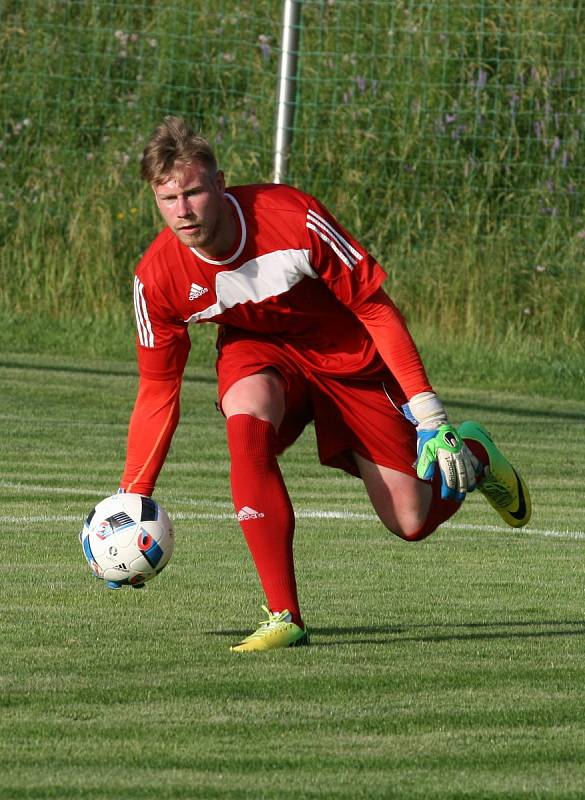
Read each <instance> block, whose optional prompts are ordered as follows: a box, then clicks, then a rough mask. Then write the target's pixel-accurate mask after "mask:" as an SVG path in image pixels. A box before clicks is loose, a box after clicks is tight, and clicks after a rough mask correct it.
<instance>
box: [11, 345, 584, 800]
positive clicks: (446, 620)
mask: <svg viewBox="0 0 585 800" xmlns="http://www.w3.org/2000/svg"><path fill="white" fill-rule="evenodd" d="M0 383H1V385H2V403H1V405H0V426H1V427H0V435H1V441H2V446H1V453H2V455H1V463H2V474H1V476H0V497H1V498H2V505H1V508H0V522H1V524H2V534H3V535H2V537H1V539H0V542H1V545H0V547H1V550H0V553H1V560H0V565H1V571H2V582H1V590H0V591H1V598H2V602H1V615H2V616H1V619H2V623H1V631H2V636H1V638H0V665H1V666H0V680H1V687H2V691H1V694H0V704H1V707H2V709H1V713H0V761H1V763H2V769H1V770H0V797H1V798H2V800H17V798H29V799H31V800H32V798H38V799H39V800H40V798H61V799H63V798H75V800H78V799H79V800H82V799H83V798H91V800H102V798H108V800H110V799H111V800H118V798H122V797H124V798H157V799H158V800H161V799H162V798H189V799H190V798H204V799H205V800H207V799H208V798H209V799H211V798H233V800H236V799H237V800H241V798H245V799H247V798H254V799H257V798H296V799H298V798H347V799H348V800H353V799H354V798H425V799H428V798H478V799H479V798H531V799H532V798H575V799H576V798H582V797H583V796H584V795H585V735H584V734H585V730H584V729H585V701H584V699H583V697H584V696H583V680H584V677H585V666H584V664H585V658H584V656H585V617H584V615H583V603H584V600H583V564H584V555H585V522H584V519H583V510H582V498H583V494H582V481H581V479H580V478H579V475H580V463H581V454H582V452H583V447H584V446H585V424H584V423H585V412H584V410H583V403H582V401H580V402H579V401H571V400H562V401H554V400H552V399H550V398H545V397H539V396H538V395H537V394H536V393H533V394H531V395H530V396H515V395H513V394H506V395H501V394H497V393H495V392H487V391H486V392H471V391H470V390H465V389H454V388H453V387H450V386H438V388H439V389H440V390H441V393H442V394H443V396H444V397H445V400H446V401H447V403H448V405H449V408H450V410H451V414H452V417H454V418H455V419H457V420H461V419H463V418H465V417H477V418H480V419H481V420H483V421H484V422H485V423H487V425H488V427H489V428H490V429H491V430H492V432H493V433H494V435H496V437H497V439H498V440H500V441H502V442H505V443H506V449H507V450H508V452H509V453H510V454H513V457H514V459H515V461H516V462H517V464H518V466H519V467H520V468H521V469H522V471H523V472H524V474H525V476H526V478H527V480H528V482H529V484H530V486H531V489H532V493H533V501H534V516H533V520H532V522H531V524H530V526H529V528H528V529H525V530H522V531H519V532H514V531H511V530H510V529H506V528H505V526H504V525H503V524H500V523H499V521H498V518H497V517H496V516H495V515H494V514H493V513H492V512H491V511H490V510H489V507H488V506H487V505H486V504H485V502H484V501H483V500H482V498H481V497H479V496H472V497H471V498H470V499H469V501H468V502H466V504H465V506H464V508H463V509H462V510H461V512H460V513H459V514H458V516H457V517H456V518H455V519H454V520H453V521H452V523H451V524H448V525H446V526H445V527H444V528H443V529H442V530H441V531H439V532H438V533H436V534H435V535H434V536H432V537H431V538H430V539H429V540H427V541H426V542H424V543H420V544H418V545H409V544H406V543H404V542H401V541H399V540H397V539H394V538H392V537H390V536H389V535H387V534H386V533H385V531H384V530H383V528H382V526H381V525H380V524H379V523H378V522H377V521H376V520H375V519H374V517H373V515H372V513H371V509H370V507H369V505H368V502H367V500H366V497H365V494H364V492H363V489H362V486H361V484H360V483H359V482H358V481H357V480H354V479H350V478H348V477H346V476H344V475H342V474H341V473H337V472H335V471H332V470H325V469H323V468H321V467H319V466H318V464H317V462H316V456H315V447H314V441H313V436H312V432H311V431H307V432H306V434H305V436H304V437H303V439H302V440H301V441H300V442H299V443H298V444H297V446H296V447H295V448H293V449H292V450H291V451H289V452H288V453H287V454H286V455H285V457H284V458H283V461H282V464H283V470H284V472H285V475H286V478H287V481H288V484H289V487H290V490H291V495H292V498H293V502H294V503H295V506H296V509H297V516H298V525H297V537H296V553H297V560H298V568H299V584H300V591H301V597H302V600H303V603H304V610H305V615H306V618H307V621H308V623H309V625H310V627H311V630H312V646H311V647H310V648H306V649H301V650H298V651H295V650H291V651H283V652H277V653H271V654H268V655H264V656H256V655H252V656H247V657H246V656H236V655H234V654H232V653H230V652H229V649H228V645H229V644H230V643H231V642H232V641H233V640H234V639H237V638H238V637H239V636H240V635H241V634H242V633H244V632H247V631H249V630H251V629H252V627H253V626H254V624H255V623H256V622H257V620H259V619H260V616H258V615H259V614H260V605H261V603H262V600H263V598H262V597H261V593H260V591H259V587H258V584H257V581H256V578H255V575H254V572H253V569H252V565H251V561H250V559H249V557H248V555H247V552H246V550H245V545H244V542H243V538H242V537H241V534H240V532H239V529H238V526H237V524H236V522H235V520H234V518H233V512H232V508H231V505H230V497H229V489H228V480H227V474H228V464H227V456H226V450H225V445H224V440H223V425H222V421H221V418H220V417H219V415H218V414H216V413H215V411H214V409H213V400H214V391H215V386H214V380H213V375H212V373H211V371H207V370H201V369H197V370H191V371H190V373H189V376H188V379H187V380H186V383H185V386H184V392H183V407H184V414H183V419H182V422H181V425H180V428H179V430H178V432H177V435H176V437H175V442H174V446H173V450H172V452H171V456H170V459H169V462H168V464H167V466H166V467H165V470H164V472H163V474H162V476H161V479H160V482H159V488H158V491H157V497H158V499H159V500H160V501H161V502H162V503H163V504H164V505H165V506H166V507H167V509H168V511H169V512H170V513H171V514H172V516H173V517H174V520H175V525H176V531H177V548H176V552H175V556H174V558H173V560H172V562H171V563H170V565H169V566H168V567H167V569H166V570H165V571H164V572H163V573H162V575H161V576H160V577H159V578H157V579H156V581H154V582H153V583H152V584H150V585H149V586H148V587H147V588H146V589H145V590H144V591H142V592H133V591H130V590H128V591H126V590H124V591H119V592H108V591H107V590H106V589H105V588H104V587H103V585H101V584H100V583H99V582H97V581H95V580H93V579H92V578H91V576H90V574H89V571H88V569H87V567H86V565H85V563H84V559H83V557H82V554H81V549H80V546H79V542H78V540H77V533H78V531H79V529H80V527H81V523H82V519H83V517H84V515H85V514H86V513H87V511H88V510H89V509H90V508H91V507H92V505H93V504H95V502H96V501H97V500H98V499H101V497H103V496H105V495H106V494H109V493H110V492H111V491H112V490H114V489H115V488H116V485H117V480H118V476H119V473H120V471H121V467H122V463H123V459H124V446H125V430H126V424H127V419H128V415H129V411H130V407H131V404H132V402H133V397H134V392H135V377H134V366H133V364H132V363H130V362H128V363H111V364H110V363H104V362H97V361H96V362H95V363H93V362H91V361H89V360H85V361H83V362H80V361H74V360H67V359H65V358H58V357H53V358H52V359H41V358H38V357H35V356H32V355H24V354H20V355H16V354H15V355H12V356H11V355H6V354H4V355H3V356H1V357H0Z"/></svg>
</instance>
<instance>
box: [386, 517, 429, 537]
mask: <svg viewBox="0 0 585 800" xmlns="http://www.w3.org/2000/svg"><path fill="white" fill-rule="evenodd" d="M386 527H387V528H388V530H389V531H390V533H393V534H394V535H395V536H398V537H399V538H400V539H402V540H403V541H405V542H420V541H422V540H423V539H426V538H427V536H430V535H431V533H433V532H434V531H435V530H436V525H435V526H433V525H432V524H431V525H429V524H428V523H427V522H426V521H425V522H424V523H423V524H422V525H419V526H416V525H410V526H408V525H398V524H393V525H392V526H389V525H387V526H386Z"/></svg>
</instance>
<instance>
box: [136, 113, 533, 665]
mask: <svg viewBox="0 0 585 800" xmlns="http://www.w3.org/2000/svg"><path fill="white" fill-rule="evenodd" d="M141 174H142V177H143V178H144V180H146V181H147V182H148V183H149V184H150V186H151V187H152V190H153V193H154V200H155V203H156V205H157V206H158V209H159V211H160V213H161V215H162V218H163V220H164V222H165V223H166V227H165V228H164V230H163V231H162V232H161V233H160V234H159V235H158V236H157V237H156V238H155V240H154V241H153V243H152V244H151V245H150V247H149V249H148V250H147V252H146V254H145V255H144V257H143V258H142V260H141V261H140V263H139V265H138V267H137V269H136V273H135V279H134V304H135V311H136V320H137V327H138V336H137V354H138V366H139V372H140V381H139V388H138V395H137V399H136V404H135V407H134V410H133V413H132V416H131V419H130V426H129V433H128V450H127V457H126V464H125V468H124V473H123V477H122V481H121V485H120V488H121V490H123V491H128V492H139V493H141V494H144V495H150V494H151V493H152V492H153V491H154V487H155V482H156V479H157V476H158V474H159V472H160V470H161V468H162V466H163V463H164V461H165V458H166V456H167V452H168V449H169V446H170V443H171V439H172V436H173V433H174V431H175V428H176V426H177V423H178V420H179V394H180V388H181V381H182V375H183V371H184V369H185V365H186V362H187V357H188V355H189V348H190V338H189V330H190V328H191V326H193V325H195V324H200V323H209V322H213V323H215V324H217V325H219V333H218V356H217V365H216V366H217V377H218V400H219V408H220V410H221V412H222V413H223V415H224V416H225V419H226V433H227V445H228V449H229V453H230V458H231V472H230V481H231V490H232V497H233V502H234V506H235V512H236V514H237V518H238V521H239V523H240V525H241V528H242V531H243V533H244V536H245V539H246V542H247V545H248V548H249V550H250V552H251V555H252V558H253V560H254V563H255V565H256V569H257V572H258V575H259V578H260V582H261V584H262V588H263V591H264V594H265V596H266V606H265V607H264V610H265V611H266V612H267V618H266V621H265V622H263V623H261V624H260V627H259V628H258V630H256V631H255V632H254V633H252V634H251V635H250V636H248V637H246V638H245V639H244V640H243V641H241V642H239V643H237V644H234V645H233V646H232V648H231V649H232V650H234V651H236V652H248V651H257V650H270V649H274V648H281V647H292V646H298V645H303V644H307V642H308V633H307V629H306V627H305V624H304V622H303V619H302V616H301V610H300V607H299V601H298V596H297V588H296V579H295V570H294V561H293V532H294V525H295V517H294V511H293V508H292V505H291V501H290V499H289V495H288V493H287V489H286V486H285V484H284V482H283V478H282V475H281V472H280V469H279V466H278V460H277V456H278V455H279V454H280V453H281V452H282V451H283V450H284V449H285V448H287V447H289V446H290V445H291V444H292V443H293V442H294V441H295V440H296V439H297V438H298V437H299V435H300V434H301V432H302V431H303V429H304V427H305V426H306V425H307V423H308V422H309V421H311V420H313V421H314V424H315V433H316V439H317V445H318V452H319V459H320V461H321V463H322V464H324V465H326V466H330V467H337V468H340V469H342V470H345V471H346V472H348V473H349V474H351V475H355V476H357V477H359V478H361V479H362V480H363V482H364V484H365V488H366V490H367V492H368V494H369V497H370V499H371V502H372V505H373V507H374V509H375V510H376V512H377V514H378V516H379V517H380V519H381V521H382V522H383V524H384V525H385V526H386V527H387V528H388V529H389V530H390V531H391V532H392V533H394V534H396V535H397V536H399V537H401V538H402V539H404V540H406V541H410V542H413V541H419V540H421V539H424V538H425V537H426V536H428V535H429V534H430V533H432V532H433V531H434V530H436V528H437V527H438V526H439V525H440V524H441V523H442V522H444V521H445V520H447V519H449V517H451V516H452V515H453V514H454V513H455V512H456V511H457V509H458V508H459V507H460V505H461V501H462V500H463V499H464V497H465V495H466V494H467V492H470V491H472V490H473V489H474V488H475V486H476V485H477V488H478V489H479V491H480V492H481V493H482V494H483V495H484V496H485V497H486V499H487V500H488V501H489V502H490V503H491V505H492V506H493V507H494V508H495V509H496V511H497V512H498V513H499V514H500V516H501V517H502V518H503V519H504V520H505V521H506V522H507V523H508V524H509V525H512V526H514V527H518V526H521V525H525V524H526V523H527V522H528V520H529V518H530V513H531V511H530V498H529V494H528V490H527V487H526V485H525V484H524V482H523V480H522V479H521V477H520V476H519V475H518V473H517V472H516V471H515V470H514V468H513V467H512V465H511V464H510V463H509V462H508V460H507V459H506V458H505V457H504V456H503V455H502V453H501V452H500V451H499V450H498V448H497V447H496V446H495V444H494V442H493V441H492V439H491V437H490V435H489V434H488V433H487V431H486V430H485V429H484V428H483V427H482V426H481V425H479V424H478V423H475V422H464V423H463V424H462V425H460V426H459V427H458V428H456V427H454V426H453V425H452V424H450V423H449V421H448V418H447V414H446V412H445V409H444V408H443V405H442V403H441V401H440V400H439V398H438V397H437V395H436V394H435V393H434V392H433V388H432V386H431V384H430V383H429V379H428V377H427V375H426V372H425V369H424V366H423V364H422V362H421V359H420V356H419V354H418V351H417V349H416V346H415V344H414V342H413V340H412V338H411V336H410V333H409V331H408V329H407V327H406V324H405V322H404V319H403V318H402V316H401V314H400V312H399V311H398V309H397V308H396V306H395V305H394V303H393V302H392V300H391V299H390V298H389V297H388V295H387V294H386V292H385V291H384V289H383V288H382V284H383V283H384V281H385V278H386V275H385V273H384V271H383V270H382V268H381V266H380V265H379V264H378V263H377V261H376V260H375V259H374V258H373V257H372V256H371V255H370V254H369V253H368V252H367V251H366V250H365V249H364V248H363V247H362V245H361V244H359V243H358V242H357V241H356V240H355V239H354V238H353V237H352V236H351V234H349V233H348V232H347V231H346V230H344V228H343V227H342V226H341V225H340V224H339V223H338V222H337V220H336V219H335V218H334V217H333V216H332V215H331V214H330V213H329V211H328V210H327V209H326V208H324V206H323V205H321V203H319V201H318V200H316V199H315V198H314V197H311V196H309V195H307V194H305V193H303V192H301V191H299V190H298V189H294V188H292V187H290V186H285V185H270V184H259V185H249V186H234V187H230V188H226V185H225V178H224V173H223V172H222V171H221V170H219V169H218V166H217V163H216V159H215V156H214V153H213V151H212V149H211V148H210V146H209V144H208V143H207V142H206V141H205V140H204V139H202V138H201V137H199V136H198V135H196V134H195V133H194V132H193V131H192V130H191V129H190V128H189V127H188V126H187V124H186V123H185V121H184V120H182V119H181V118H178V117H166V118H165V120H164V122H163V123H162V124H161V125H160V126H159V127H158V128H157V129H156V131H155V132H154V134H153V135H152V137H151V139H150V140H149V142H148V144H147V146H146V148H145V150H144V153H143V157H142V162H141Z"/></svg>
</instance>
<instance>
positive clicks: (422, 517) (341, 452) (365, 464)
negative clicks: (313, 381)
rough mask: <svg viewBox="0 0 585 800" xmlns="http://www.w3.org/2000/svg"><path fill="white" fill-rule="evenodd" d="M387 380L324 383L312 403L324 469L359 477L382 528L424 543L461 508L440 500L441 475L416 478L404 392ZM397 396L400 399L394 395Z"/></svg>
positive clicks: (413, 432)
mask: <svg viewBox="0 0 585 800" xmlns="http://www.w3.org/2000/svg"><path fill="white" fill-rule="evenodd" d="M391 381H392V376H390V375H389V376H388V378H387V380H384V381H383V380H376V381H371V382H366V381H353V382H350V381H343V382H342V381H337V380H334V379H325V378H323V377H321V378H320V380H319V384H318V385H316V386H315V388H314V391H313V395H312V399H313V405H314V411H315V414H314V416H315V431H316V434H317V443H318V447H319V454H320V458H321V461H322V463H323V464H327V465H329V466H335V467H340V468H341V469H344V470H346V471H347V472H349V473H351V474H353V475H357V476H359V477H361V478H362V479H363V481H364V484H365V486H366V489H367V491H368V494H369V497H370V499H371V502H372V505H373V507H374V509H375V511H376V513H377V514H378V516H379V517H380V519H381V521H382V522H383V523H384V525H385V526H386V527H387V528H388V529H389V530H390V531H392V532H393V533H395V534H396V535H397V536H400V537H401V538H403V539H405V540H407V541H417V540H419V539H424V538H425V537H426V536H428V535H429V534H430V533H432V532H433V531H434V530H435V529H436V528H437V527H438V526H439V525H440V524H441V523H442V522H444V521H445V520H447V519H449V517H451V516H452V515H453V514H454V513H455V512H456V511H457V510H458V509H459V508H460V505H461V504H460V503H457V502H454V501H450V500H442V498H441V496H440V494H441V491H440V476H439V475H438V472H437V477H436V479H434V480H433V481H432V482H428V481H422V480H420V479H419V478H418V477H417V475H416V469H415V467H414V463H415V461H416V430H415V428H414V426H413V425H412V424H411V423H410V422H409V421H408V420H407V419H406V418H405V416H404V414H403V413H402V412H401V411H400V405H401V398H400V390H399V388H398V387H396V386H395V385H394V386H393V385H392V383H391ZM394 393H396V394H397V397H396V400H391V399H390V398H391V396H392V395H393V394H394Z"/></svg>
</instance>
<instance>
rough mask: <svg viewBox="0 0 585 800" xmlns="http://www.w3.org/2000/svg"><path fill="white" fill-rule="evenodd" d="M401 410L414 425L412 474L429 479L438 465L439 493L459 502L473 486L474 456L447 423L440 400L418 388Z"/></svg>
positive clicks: (454, 429)
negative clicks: (439, 475)
mask: <svg viewBox="0 0 585 800" xmlns="http://www.w3.org/2000/svg"><path fill="white" fill-rule="evenodd" d="M404 410H405V413H406V416H407V417H408V418H409V419H410V421H411V422H414V424H415V425H416V456H417V458H416V474H417V475H418V477H419V478H421V479H422V480H425V481H430V480H432V479H433V476H434V474H435V470H436V468H437V465H438V466H439V471H440V474H441V497H442V498H443V500H456V501H457V502H459V503H460V502H462V500H464V499H465V495H466V494H467V492H472V491H473V490H474V489H475V469H474V464H473V461H474V457H473V455H472V453H471V451H470V450H469V448H468V447H467V445H466V444H465V443H464V442H463V441H462V440H461V437H460V436H459V434H458V433H457V430H456V428H454V427H453V426H452V425H450V424H449V422H448V420H447V414H446V413H445V409H444V408H443V404H442V403H441V401H440V400H439V398H438V397H437V396H436V394H434V392H421V393H420V394H416V395H414V397H412V398H411V399H410V401H409V402H408V404H407V408H405V409H404Z"/></svg>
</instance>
